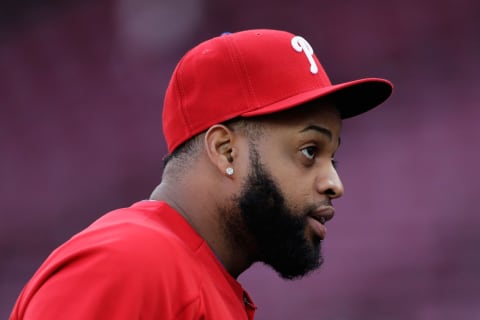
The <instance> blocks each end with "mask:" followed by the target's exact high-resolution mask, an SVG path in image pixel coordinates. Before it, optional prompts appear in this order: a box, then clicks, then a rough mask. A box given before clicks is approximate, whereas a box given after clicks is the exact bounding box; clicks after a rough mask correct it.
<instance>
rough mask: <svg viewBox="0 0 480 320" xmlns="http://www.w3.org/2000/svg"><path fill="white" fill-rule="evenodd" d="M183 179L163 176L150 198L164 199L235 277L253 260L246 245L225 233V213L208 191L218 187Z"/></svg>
mask: <svg viewBox="0 0 480 320" xmlns="http://www.w3.org/2000/svg"><path fill="white" fill-rule="evenodd" d="M182 181H183V180H182V179H175V181H169V180H168V179H164V181H162V183H161V184H160V185H159V186H157V188H156V189H155V190H154V191H153V193H152V195H151V197H150V199H151V200H158V201H164V202H166V203H168V204H169V205H170V206H171V207H172V208H173V209H175V210H176V211H177V212H178V213H179V214H180V215H182V216H183V217H184V218H185V219H186V220H187V221H188V223H189V224H190V225H191V226H192V228H193V229H194V230H195V231H196V232H197V233H198V234H199V235H200V236H201V237H202V238H203V239H204V240H205V241H206V242H207V244H208V245H209V247H210V248H211V249H212V251H213V252H214V254H215V255H216V257H217V258H218V259H219V261H220V262H221V263H222V265H223V266H224V267H225V269H226V270H227V271H228V273H230V275H231V276H232V277H234V278H237V277H238V276H239V275H240V274H241V273H242V272H243V271H245V270H246V269H248V268H249V267H250V266H251V264H252V262H253V261H252V259H249V258H248V255H247V254H246V252H247V250H246V248H244V247H242V245H243V246H245V245H246V244H243V243H240V242H239V241H232V240H231V239H229V237H228V236H227V232H226V229H225V225H224V224H225V219H222V216H221V215H222V214H225V212H222V210H219V208H218V207H216V206H215V204H216V203H217V201H216V198H214V195H212V194H208V192H207V191H208V190H218V186H217V187H216V188H215V189H209V188H208V187H207V186H205V183H198V182H197V181H195V179H194V181H192V180H189V181H188V183H183V182H182ZM197 184H199V185H197ZM207 199H208V200H207ZM212 204H213V206H212ZM223 218H224V217H223Z"/></svg>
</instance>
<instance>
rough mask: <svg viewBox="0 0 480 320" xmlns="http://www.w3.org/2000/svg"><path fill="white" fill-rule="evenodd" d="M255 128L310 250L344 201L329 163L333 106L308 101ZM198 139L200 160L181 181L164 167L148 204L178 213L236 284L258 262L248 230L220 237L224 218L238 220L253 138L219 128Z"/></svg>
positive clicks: (336, 124) (336, 128)
mask: <svg viewBox="0 0 480 320" xmlns="http://www.w3.org/2000/svg"><path fill="white" fill-rule="evenodd" d="M256 121H261V124H262V128H263V130H262V134H261V135H260V136H257V137H256V139H255V142H254V145H255V150H256V152H258V158H259V159H261V160H260V161H261V165H262V167H264V168H265V169H266V170H267V171H268V172H269V174H270V175H271V177H272V179H273V180H274V182H275V185H276V186H277V187H278V189H279V190H280V191H281V193H282V195H283V197H284V199H285V205H286V206H287V207H288V208H289V209H290V211H289V212H292V213H291V214H292V215H298V216H302V217H301V219H304V220H305V227H304V229H305V230H304V236H305V241H306V242H307V244H311V245H312V246H313V243H314V242H318V241H319V240H321V239H323V238H324V237H325V233H326V228H325V226H324V224H325V222H326V221H328V220H329V219H331V218H332V217H333V214H334V209H333V207H332V204H331V201H332V200H333V199H336V198H338V197H340V196H341V195H342V194H343V185H342V183H341V181H340V178H339V176H338V174H337V171H336V169H335V167H334V164H333V162H332V159H333V157H334V154H335V152H336V151H337V149H338V147H339V144H340V131H341V119H340V116H339V114H338V112H337V110H336V109H335V108H334V106H333V105H331V104H329V103H326V102H323V103H321V102H312V103H309V104H306V105H304V106H300V107H297V108H294V109H291V110H288V111H283V112H278V113H276V114H273V115H268V116H262V117H259V118H258V119H257V120H256ZM202 138H203V143H202V146H201V150H200V152H199V154H198V155H197V157H196V158H195V160H194V161H188V164H187V169H186V171H185V172H184V173H183V174H182V175H181V177H180V178H179V176H178V173H177V171H175V166H173V165H172V166H171V165H167V166H166V168H165V170H164V175H163V180H162V182H161V184H160V185H159V186H158V187H157V188H156V189H155V191H154V192H153V194H152V196H151V199H152V200H162V201H165V202H167V203H168V204H170V206H172V207H173V208H174V209H176V210H177V211H178V212H179V213H180V214H182V215H183V216H184V217H185V219H186V220H187V221H188V222H189V223H190V224H191V225H192V227H193V228H194V229H195V230H196V231H197V232H198V233H199V234H200V235H201V236H202V237H203V238H204V239H205V241H206V242H207V243H208V244H209V246H210V247H211V248H212V250H213V251H214V252H215V254H216V256H217V257H218V258H219V259H220V261H221V262H222V264H223V265H224V266H225V268H226V269H227V271H228V272H229V273H230V274H231V275H232V276H233V277H235V278H236V277H238V276H239V275H240V274H241V273H242V272H243V271H245V270H246V269H248V268H249V267H250V266H251V265H252V264H253V263H255V262H257V261H258V260H259V253H258V252H257V246H256V245H255V237H253V236H252V235H251V234H250V233H249V231H248V228H245V230H244V231H242V232H243V234H239V237H240V238H242V239H244V240H245V241H242V242H241V243H240V244H239V243H238V241H237V242H235V241H234V240H232V238H231V237H228V235H227V234H226V232H225V215H232V217H233V218H234V219H235V218H236V217H237V216H238V215H240V212H238V210H237V209H236V208H237V207H238V203H237V202H236V201H237V200H236V199H238V198H239V195H240V194H242V191H244V190H245V186H246V183H245V182H246V181H247V180H248V177H249V174H251V172H252V169H253V168H252V163H251V149H252V139H251V137H249V136H248V134H242V132H241V131H239V130H234V129H232V128H229V127H227V126H225V125H222V124H217V125H213V126H212V127H210V128H209V129H208V130H207V131H206V132H205V133H204V134H203V136H202ZM228 167H231V168H233V169H234V174H233V175H232V176H228V175H227V174H226V173H225V172H226V169H227V168H228ZM261 205H262V204H261V203H259V206H261ZM229 208H230V209H229ZM305 208H308V209H309V211H305V210H304V209H305ZM226 209H227V210H226ZM297 212H298V213H297ZM303 212H307V213H305V217H303V215H304V213H303ZM239 221H241V220H239ZM237 229H240V230H242V228H237ZM237 229H236V230H237Z"/></svg>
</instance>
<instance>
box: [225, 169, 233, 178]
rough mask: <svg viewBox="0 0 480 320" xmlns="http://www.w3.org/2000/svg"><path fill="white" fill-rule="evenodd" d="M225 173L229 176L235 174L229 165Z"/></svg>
mask: <svg viewBox="0 0 480 320" xmlns="http://www.w3.org/2000/svg"><path fill="white" fill-rule="evenodd" d="M225 173H226V174H227V176H230V177H231V176H233V168H232V167H228V168H227V169H225Z"/></svg>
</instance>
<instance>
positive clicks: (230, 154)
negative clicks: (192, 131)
mask: <svg viewBox="0 0 480 320" xmlns="http://www.w3.org/2000/svg"><path fill="white" fill-rule="evenodd" d="M234 143H235V133H234V132H233V131H232V130H230V129H229V128H228V127H226V126H224V125H222V124H216V125H213V126H211V127H210V128H209V129H208V130H207V132H206V133H205V146H206V151H207V154H208V157H209V158H210V161H211V162H212V163H213V164H214V165H215V166H216V167H217V168H218V170H220V172H221V173H222V174H224V175H225V173H226V170H227V168H229V167H230V168H233V167H234V164H233V162H234V159H235V157H236V148H235V144H234Z"/></svg>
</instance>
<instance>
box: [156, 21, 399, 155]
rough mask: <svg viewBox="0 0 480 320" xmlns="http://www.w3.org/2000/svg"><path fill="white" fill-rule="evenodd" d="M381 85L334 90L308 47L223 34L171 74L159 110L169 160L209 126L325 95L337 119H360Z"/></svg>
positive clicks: (360, 83)
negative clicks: (185, 143) (335, 110)
mask: <svg viewBox="0 0 480 320" xmlns="http://www.w3.org/2000/svg"><path fill="white" fill-rule="evenodd" d="M392 88H393V86H392V83H391V82H390V81H388V80H385V79H379V78H364V79H359V80H355V81H349V82H345V83H340V84H335V85H332V83H331V82H330V80H329V78H328V76H327V74H326V73H325V71H324V69H323V67H322V65H321V64H320V62H319V60H318V59H317V57H316V56H315V54H314V52H313V49H312V47H311V46H310V44H309V43H308V42H307V41H306V40H305V39H304V38H302V37H300V36H296V35H294V34H291V33H289V32H285V31H279V30H268V29H259V30H247V31H241V32H237V33H226V34H223V35H221V36H219V37H216V38H213V39H210V40H207V41H205V42H203V43H201V44H199V45H198V46H196V47H194V48H193V49H192V50H190V51H189V52H187V54H185V56H184V57H183V58H182V59H181V60H180V62H179V63H178V65H177V66H176V68H175V71H174V72H173V75H172V78H171V80H170V84H169V85H168V88H167V91H166V94H165V101H164V106H163V131H164V135H165V139H166V142H167V146H168V152H169V153H171V152H172V151H174V150H175V149H176V148H177V147H178V146H179V145H181V144H182V143H184V142H185V141H187V140H188V139H190V138H192V137H193V136H195V135H197V134H199V133H201V132H203V131H205V130H207V129H208V128H209V127H211V126H212V125H214V124H217V123H221V122H224V121H227V120H230V119H233V118H235V117H253V116H259V115H265V114H269V113H274V112H278V111H282V110H286V109H289V108H293V107H295V106H298V105H301V104H303V103H306V102H308V101H312V100H315V99H318V98H322V97H325V96H329V97H332V99H333V101H334V103H335V105H336V107H337V108H338V110H339V112H340V115H341V118H342V119H345V118H350V117H353V116H356V115H358V114H361V113H363V112H366V111H368V110H370V109H372V108H374V107H376V106H377V105H379V104H381V103H382V102H383V101H385V100H386V99H387V98H388V97H389V96H390V94H391V93H392Z"/></svg>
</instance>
